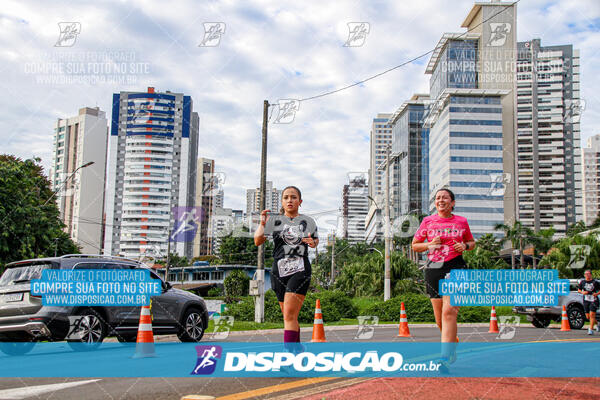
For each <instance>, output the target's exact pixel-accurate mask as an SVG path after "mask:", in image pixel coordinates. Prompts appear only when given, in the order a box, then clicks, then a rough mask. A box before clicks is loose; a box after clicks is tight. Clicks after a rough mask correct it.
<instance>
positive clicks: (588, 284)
mask: <svg viewBox="0 0 600 400" xmlns="http://www.w3.org/2000/svg"><path fill="white" fill-rule="evenodd" d="M579 289H580V290H585V291H586V292H589V293H590V294H584V295H583V300H585V301H598V296H596V297H594V296H592V293H597V292H598V291H600V282H598V281H597V280H596V279H592V280H591V281H586V280H585V279H582V280H580V281H579Z"/></svg>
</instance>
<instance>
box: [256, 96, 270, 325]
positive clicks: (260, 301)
mask: <svg viewBox="0 0 600 400" xmlns="http://www.w3.org/2000/svg"><path fill="white" fill-rule="evenodd" d="M268 118H269V101H268V100H265V101H264V103H263V124H262V152H261V157H260V206H259V210H260V211H262V210H264V209H265V207H266V205H267V203H266V197H267V194H266V193H265V192H266V189H267V124H268ZM256 280H257V284H258V296H256V300H255V303H254V322H258V323H262V322H264V321H265V244H264V243H263V244H261V245H260V246H258V266H257V268H256Z"/></svg>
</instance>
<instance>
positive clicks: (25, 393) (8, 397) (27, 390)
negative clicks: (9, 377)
mask: <svg viewBox="0 0 600 400" xmlns="http://www.w3.org/2000/svg"><path fill="white" fill-rule="evenodd" d="M99 380H100V379H89V380H87V381H75V382H65V383H52V384H50V385H38V386H25V387H20V388H13V389H5V390H0V399H2V400H19V399H24V398H26V397H31V396H39V395H41V394H44V393H49V392H54V391H57V390H62V389H68V388H71V387H75V386H81V385H86V384H88V383H92V382H97V381H99Z"/></svg>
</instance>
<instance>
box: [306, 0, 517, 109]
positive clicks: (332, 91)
mask: <svg viewBox="0 0 600 400" xmlns="http://www.w3.org/2000/svg"><path fill="white" fill-rule="evenodd" d="M520 1H521V0H517V1H515V2H514V3H511V4H507V5H506V6H505V7H504V8H503V9H502V10H500V11H498V12H497V13H495V14H493V15H492V16H490V17H489V18H486V19H485V20H483V21H481V22H480V23H479V24H477V25H475V26H474V27H473V28H471V29H469V30H467V31H466V32H463V33H462V34H460V35H459V36H457V37H456V38H455V39H456V40H458V39H460V38H461V37H462V36H464V35H466V34H468V33H469V32H471V31H472V30H474V29H476V28H478V27H480V26H481V25H483V24H484V23H486V22H487V21H489V20H490V19H492V18H494V17H495V16H497V15H499V14H501V13H503V12H504V11H506V10H507V9H508V8H509V7H512V6H515V5H517V3H519V2H520ZM434 51H435V48H434V49H432V50H429V51H427V52H425V53H423V54H421V55H419V56H417V57H414V58H411V59H410V60H408V61H405V62H403V63H402V64H398V65H396V66H394V67H391V68H388V69H386V70H385V71H382V72H379V73H378V74H375V75H373V76H370V77H368V78H366V79H363V80H362V81H358V82H355V83H353V84H350V85H347V86H344V87H342V88H339V89H335V90H331V91H329V92H325V93H321V94H318V95H315V96H311V97H305V98H303V99H300V100H298V101H309V100H314V99H318V98H320V97H325V96H329V95H331V94H335V93H338V92H341V91H343V90H346V89H350V88H352V87H354V86H358V85H362V84H363V83H365V82H368V81H370V80H372V79H375V78H378V77H380V76H382V75H385V74H387V73H389V72H392V71H394V70H396V69H398V68H401V67H404V66H405V65H408V64H412V63H413V62H415V61H417V60H419V59H421V58H423V57H425V56H427V55H429V54H431V53H433V52H434Z"/></svg>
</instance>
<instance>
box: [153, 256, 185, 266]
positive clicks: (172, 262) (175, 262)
mask: <svg viewBox="0 0 600 400" xmlns="http://www.w3.org/2000/svg"><path fill="white" fill-rule="evenodd" d="M156 263H157V264H162V265H165V266H166V265H167V259H166V258H162V259H160V260H157V261H156ZM190 264H191V262H190V260H188V259H187V257H182V256H180V255H179V254H177V253H170V255H169V268H178V267H187V266H189V265H190Z"/></svg>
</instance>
